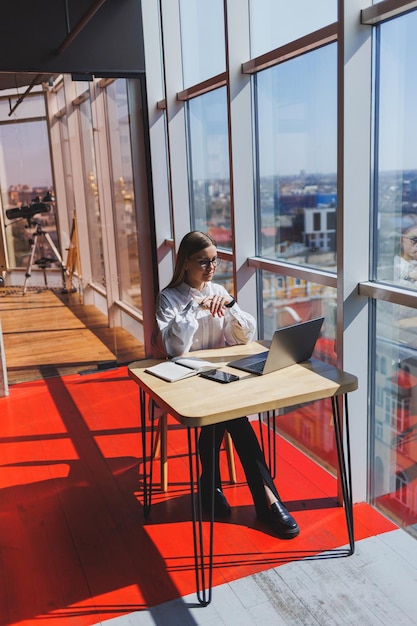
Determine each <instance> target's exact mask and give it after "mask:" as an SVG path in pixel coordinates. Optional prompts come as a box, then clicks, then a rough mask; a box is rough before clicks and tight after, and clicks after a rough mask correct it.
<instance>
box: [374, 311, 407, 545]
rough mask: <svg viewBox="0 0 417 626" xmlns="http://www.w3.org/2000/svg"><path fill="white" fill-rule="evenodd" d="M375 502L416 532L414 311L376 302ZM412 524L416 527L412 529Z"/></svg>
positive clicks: (400, 523)
mask: <svg viewBox="0 0 417 626" xmlns="http://www.w3.org/2000/svg"><path fill="white" fill-rule="evenodd" d="M372 375H373V379H374V380H373V384H374V398H373V401H372V402H371V406H373V407H374V412H375V413H374V416H373V419H374V458H373V471H372V473H371V476H372V480H373V484H372V492H373V494H374V502H375V504H376V506H377V507H378V508H380V509H381V510H382V511H383V512H384V514H389V515H390V516H391V517H392V518H393V519H394V520H395V522H396V523H397V524H399V525H400V526H404V527H407V530H409V531H411V532H413V533H414V534H415V535H416V536H417V447H416V434H417V417H416V416H417V311H416V310H415V309H408V308H406V307H403V306H399V305H394V304H390V303H388V302H382V301H381V302H377V304H376V363H375V367H374V368H372ZM413 526H414V527H413Z"/></svg>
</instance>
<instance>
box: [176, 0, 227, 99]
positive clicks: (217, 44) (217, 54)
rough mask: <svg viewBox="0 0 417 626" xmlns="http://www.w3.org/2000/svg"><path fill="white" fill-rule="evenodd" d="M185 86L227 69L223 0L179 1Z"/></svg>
mask: <svg viewBox="0 0 417 626" xmlns="http://www.w3.org/2000/svg"><path fill="white" fill-rule="evenodd" d="M180 19H181V48H182V71H183V88H184V89H186V88H187V87H190V86H191V85H196V84H198V83H201V82H202V81H203V80H207V78H210V77H212V76H217V74H221V73H222V72H224V71H225V70H226V59H225V45H224V15H223V0H210V2H196V1H195V0H180Z"/></svg>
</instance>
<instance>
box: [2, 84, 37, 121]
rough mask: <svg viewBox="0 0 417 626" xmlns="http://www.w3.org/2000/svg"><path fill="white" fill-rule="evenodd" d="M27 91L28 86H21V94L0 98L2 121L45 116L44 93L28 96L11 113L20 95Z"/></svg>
mask: <svg viewBox="0 0 417 626" xmlns="http://www.w3.org/2000/svg"><path fill="white" fill-rule="evenodd" d="M25 91H26V87H22V88H21V93H20V95H19V94H18V93H16V92H15V93H13V94H10V101H9V98H4V99H3V98H2V99H0V121H1V122H10V121H22V120H24V119H25V118H28V117H32V118H33V117H44V116H45V115H46V111H45V98H44V95H43V94H39V95H36V96H33V95H32V96H30V95H28V96H26V98H24V99H23V100H22V102H21V103H20V104H19V106H18V107H17V108H16V109H15V110H14V111H13V113H12V114H11V115H9V113H10V110H11V108H13V107H14V106H15V104H16V102H17V101H18V99H19V97H20V96H21V95H22V94H23V93H24V92H25Z"/></svg>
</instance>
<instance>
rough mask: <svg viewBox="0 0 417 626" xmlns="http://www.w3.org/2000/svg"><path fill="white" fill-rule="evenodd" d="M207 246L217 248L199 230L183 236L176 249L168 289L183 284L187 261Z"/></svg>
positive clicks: (210, 238)
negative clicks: (175, 257)
mask: <svg viewBox="0 0 417 626" xmlns="http://www.w3.org/2000/svg"><path fill="white" fill-rule="evenodd" d="M209 246H215V247H216V248H217V242H216V241H215V240H214V239H213V237H212V236H211V235H209V234H208V233H202V232H201V231H199V230H192V231H191V232H189V233H188V234H187V235H185V236H184V237H183V239H182V241H181V243H180V247H179V248H178V254H177V259H176V261H175V267H174V273H173V275H172V278H171V280H170V282H169V285H168V287H177V286H178V285H180V284H181V283H183V282H184V278H185V274H186V264H187V261H188V259H189V258H190V257H191V256H193V255H194V254H197V252H200V251H201V250H205V249H206V248H208V247H209Z"/></svg>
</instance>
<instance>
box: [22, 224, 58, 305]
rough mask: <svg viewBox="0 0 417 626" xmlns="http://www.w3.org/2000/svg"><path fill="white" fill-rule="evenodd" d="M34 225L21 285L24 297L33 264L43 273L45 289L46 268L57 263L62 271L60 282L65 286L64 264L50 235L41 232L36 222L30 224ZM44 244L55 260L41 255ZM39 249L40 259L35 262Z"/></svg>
mask: <svg viewBox="0 0 417 626" xmlns="http://www.w3.org/2000/svg"><path fill="white" fill-rule="evenodd" d="M34 224H36V230H35V232H34V233H33V235H32V238H31V240H30V242H31V247H32V249H31V253H30V257H29V262H28V265H27V269H26V274H25V282H24V284H23V295H25V293H26V288H27V282H28V280H29V278H30V276H31V272H32V266H33V263H35V265H37V266H38V267H39V268H40V269H41V270H42V271H43V279H44V281H45V287H47V286H48V282H47V279H46V271H45V270H46V268H47V267H50V266H51V263H57V262H58V263H59V264H60V266H61V270H62V281H63V284H64V285H65V267H64V264H63V262H62V257H61V255H60V254H59V252H58V249H57V247H56V245H55V244H54V242H53V241H52V238H51V235H50V234H49V233H47V232H45V231H44V230H42V227H41V225H40V224H39V223H37V222H32V225H34ZM45 242H47V243H48V244H49V246H50V247H51V249H52V251H53V253H54V254H55V256H56V258H55V259H53V258H49V257H46V256H44V255H43V254H42V253H43V246H44V245H45ZM38 247H39V252H40V254H41V256H40V258H39V259H37V260H36V261H34V258H35V253H36V250H37V248H38Z"/></svg>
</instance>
